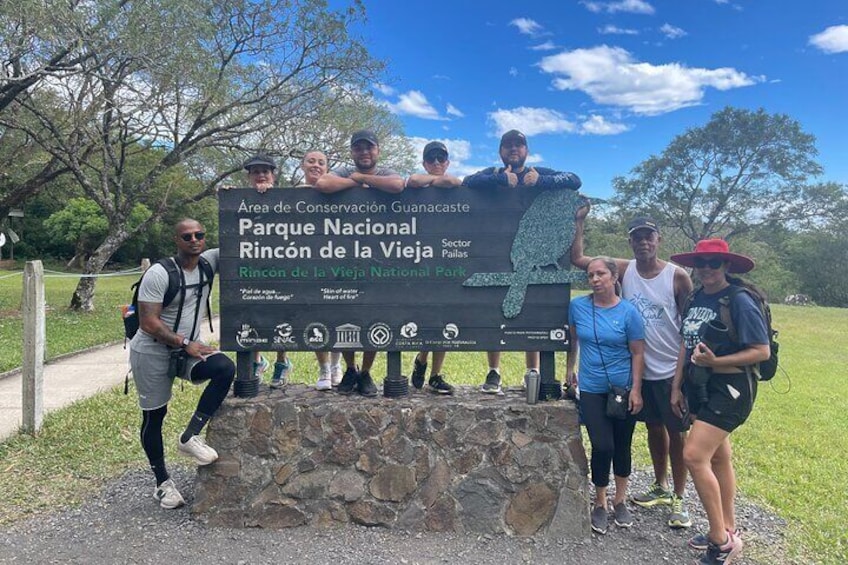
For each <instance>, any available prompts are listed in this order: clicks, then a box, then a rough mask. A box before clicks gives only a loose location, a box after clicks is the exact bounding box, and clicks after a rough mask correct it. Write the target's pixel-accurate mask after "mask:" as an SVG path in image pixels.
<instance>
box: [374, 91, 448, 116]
mask: <svg viewBox="0 0 848 565" xmlns="http://www.w3.org/2000/svg"><path fill="white" fill-rule="evenodd" d="M386 106H387V107H388V108H389V110H391V111H392V112H393V113H395V114H402V115H404V114H405V115H409V116H416V117H418V118H423V119H425V120H442V119H444V118H442V117H441V116H440V115H439V112H438V111H437V110H436V109H435V108H433V106H431V105H430V103H429V102H428V101H427V97H426V96H424V95H423V94H421V93H420V92H418V91H417V90H410V91H409V92H407V93H405V94H401V95H400V96H399V97H398V101H397V103H396V104H392V103H391V102H386Z"/></svg>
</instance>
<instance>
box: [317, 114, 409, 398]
mask: <svg viewBox="0 0 848 565" xmlns="http://www.w3.org/2000/svg"><path fill="white" fill-rule="evenodd" d="M350 155H351V158H352V159H353V164H354V166H353V167H350V166H345V167H341V168H339V169H335V170H334V171H331V172H330V173H327V174H325V175H321V177H320V178H319V179H318V180H317V181H316V182H315V190H318V191H320V192H326V193H331V192H339V191H340V190H346V189H349V188H356V187H360V188H376V189H378V190H382V191H385V192H392V193H398V192H401V191H403V185H404V182H403V178H402V177H401V176H400V175H399V174H397V173H396V172H394V171H392V170H390V169H387V168H385V167H379V166H377V163H378V160H379V157H380V143H379V141H378V140H377V136H376V135H375V134H374V132H372V131H369V130H364V129H363V130H358V131H355V132H353V135H351V136H350ZM343 355H344V360H345V365H346V366H347V367H346V369H345V373H344V375H343V376H342V381H341V383H339V388H338V392H339V394H344V395H348V394H352V393H354V392H356V393H358V394H361V395H362V396H369V397H371V396H377V386H376V385H375V384H374V379H372V378H371V367H372V366H373V365H374V359H375V358H376V357H377V352H376V351H366V352H364V353H363V354H362V367H361V370H358V369H357V367H356V353H355V352H353V351H345V352H344V354H343Z"/></svg>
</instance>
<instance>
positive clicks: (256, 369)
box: [253, 355, 270, 379]
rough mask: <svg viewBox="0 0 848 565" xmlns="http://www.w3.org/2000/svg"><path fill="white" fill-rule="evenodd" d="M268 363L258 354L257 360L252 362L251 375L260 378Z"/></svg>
mask: <svg viewBox="0 0 848 565" xmlns="http://www.w3.org/2000/svg"><path fill="white" fill-rule="evenodd" d="M269 366H270V363H268V360H267V359H265V357H263V356H262V355H260V356H259V361H254V362H253V377H254V378H257V379H261V378H262V375H264V374H265V371H267V370H268V367H269Z"/></svg>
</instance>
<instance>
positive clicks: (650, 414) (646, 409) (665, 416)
mask: <svg viewBox="0 0 848 565" xmlns="http://www.w3.org/2000/svg"><path fill="white" fill-rule="evenodd" d="M671 381H672V379H671V378H668V379H661V380H658V381H646V380H642V401H643V402H644V406H643V407H642V410H640V411H639V413H638V414H636V419H637V420H639V421H640V422H645V423H646V424H663V425H664V426H665V428H666V429H667V430H668V431H669V432H673V433H682V432H685V431H686V430H688V429H689V423H688V420H689V418H686V421H684V420H683V419H681V418H678V417H677V415H676V414H675V413H674V412H673V411H672V410H671Z"/></svg>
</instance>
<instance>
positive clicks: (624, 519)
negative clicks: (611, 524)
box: [612, 502, 633, 528]
mask: <svg viewBox="0 0 848 565" xmlns="http://www.w3.org/2000/svg"><path fill="white" fill-rule="evenodd" d="M612 513H613V516H614V518H615V525H616V526H618V527H619V528H629V527H630V526H632V525H633V515H632V514H631V513H630V510H628V509H627V505H626V504H625V503H623V502H619V503H618V504H616V505H615V506H613V507H612Z"/></svg>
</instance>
